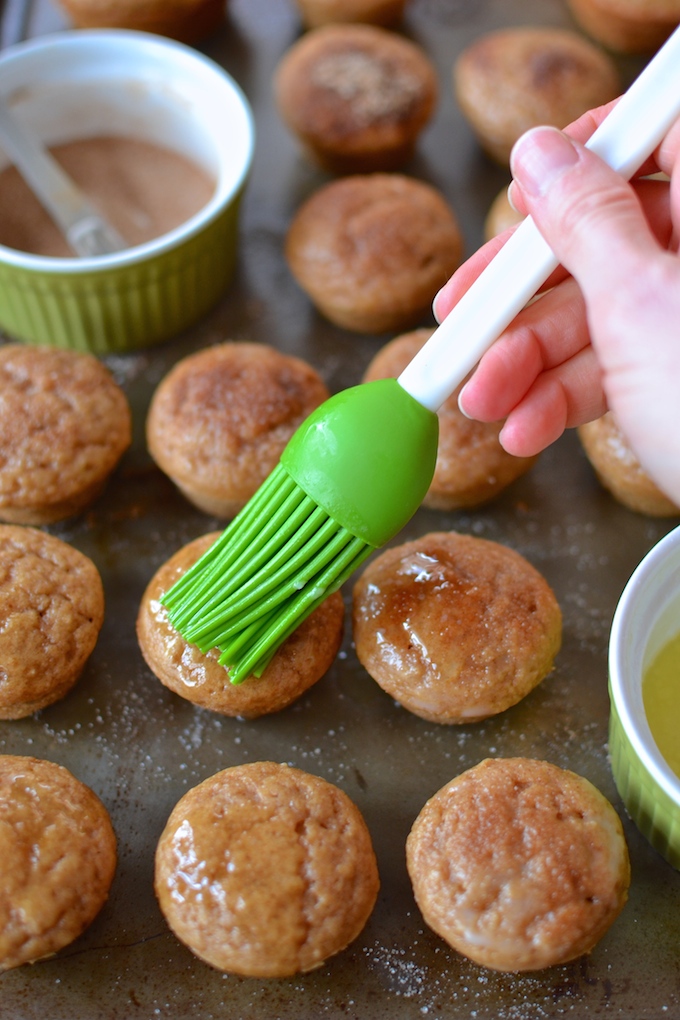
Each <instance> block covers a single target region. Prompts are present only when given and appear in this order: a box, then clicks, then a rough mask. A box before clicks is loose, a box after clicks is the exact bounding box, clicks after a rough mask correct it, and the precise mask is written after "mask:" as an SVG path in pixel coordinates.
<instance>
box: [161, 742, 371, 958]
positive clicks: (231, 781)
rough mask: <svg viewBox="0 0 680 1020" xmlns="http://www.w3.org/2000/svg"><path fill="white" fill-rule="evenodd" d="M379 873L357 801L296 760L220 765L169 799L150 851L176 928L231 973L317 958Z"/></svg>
mask: <svg viewBox="0 0 680 1020" xmlns="http://www.w3.org/2000/svg"><path fill="white" fill-rule="evenodd" d="M378 884H379V882H378V871H377V865H376V860H375V855H374V853H373V847H372V845H371V839H370V836H369V833H368V830H367V828H366V825H365V823H364V820H363V818H362V817H361V814H360V812H359V810H358V808H357V807H356V806H355V805H354V804H353V803H352V801H351V800H350V799H349V797H348V796H347V795H346V794H345V793H343V791H342V790H340V789H338V787H336V786H334V785H333V784H331V783H328V782H326V780H323V779H320V778H318V777H317V776H312V775H310V774H309V773H306V772H303V771H301V770H300V769H296V768H292V767H290V766H288V765H279V764H276V763H274V762H266V761H265V762H253V763H249V764H246V765H237V766H234V767H232V768H228V769H224V770H223V771H222V772H218V773H217V774H216V775H214V776H212V777H210V778H209V779H206V780H205V781H204V782H203V783H201V784H200V785H199V786H197V787H194V788H193V789H192V790H189V792H188V793H187V794H185V795H184V797H182V799H181V800H180V801H179V803H178V804H177V805H176V807H175V808H174V810H173V812H172V814H171V815H170V818H169V819H168V823H167V825H166V827H165V830H164V831H163V834H162V836H161V838H160V841H159V843H158V848H157V851H156V882H155V885H156V894H157V896H158V899H159V902H160V906H161V909H162V910H163V913H164V914H165V917H166V919H167V921H168V923H169V924H170V926H171V928H172V929H173V931H174V932H175V934H176V935H177V936H178V938H180V939H181V940H182V941H183V942H185V943H186V945H188V946H189V948H190V949H192V950H193V952H194V953H195V954H196V955H197V956H199V957H200V958H201V959H203V960H206V961H207V962H208V963H211V964H212V965H213V966H214V967H217V968H219V969H220V970H224V971H227V972H231V973H237V974H244V975H249V976H253V977H283V976H286V975H291V974H295V973H298V972H300V971H303V972H304V971H308V970H311V969H313V968H315V967H318V966H319V965H320V964H321V963H323V961H324V960H325V959H326V958H327V957H328V956H330V955H332V954H334V953H337V952H339V951H340V950H341V949H344V948H345V946H347V945H348V944H349V943H350V942H351V941H352V940H353V939H354V938H355V937H356V936H357V935H358V934H359V932H360V931H361V929H362V928H363V926H364V924H365V923H366V921H367V919H368V917H369V915H370V913H371V911H372V909H373V905H374V903H375V899H376V896H377V892H378Z"/></svg>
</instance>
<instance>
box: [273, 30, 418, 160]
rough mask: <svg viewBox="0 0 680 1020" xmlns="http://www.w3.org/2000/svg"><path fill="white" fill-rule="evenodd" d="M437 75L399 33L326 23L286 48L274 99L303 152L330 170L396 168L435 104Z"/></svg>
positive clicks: (409, 153) (409, 151) (412, 45)
mask: <svg viewBox="0 0 680 1020" xmlns="http://www.w3.org/2000/svg"><path fill="white" fill-rule="evenodd" d="M437 92H438V83H437V74H436V71H435V69H434V67H433V66H432V64H431V62H430V60H429V59H428V57H427V56H426V55H425V53H424V52H423V51H422V50H421V49H420V48H419V47H418V46H416V45H415V43H412V42H410V41H409V40H408V39H405V38H403V36H400V35H396V34H395V33H393V32H388V31H386V30H385V29H383V28H376V27H375V26H373V25H328V26H326V27H324V28H317V29H314V30H313V31H311V32H308V33H307V34H306V35H304V36H302V38H301V39H300V40H299V41H298V42H297V43H295V44H294V45H293V46H291V47H290V49H289V50H288V52H287V53H286V54H285V56H284V57H283V59H282V60H281V62H280V64H279V66H278V68H277V71H276V75H275V78H274V93H275V98H276V103H277V106H278V109H279V112H280V114H281V117H282V118H283V120H284V122H285V123H286V124H287V126H288V127H289V129H290V130H291V131H292V132H293V134H295V135H296V137H297V138H299V139H300V141H301V142H302V144H303V145H304V147H305V149H306V150H307V152H308V153H309V154H310V155H311V156H312V157H313V158H314V159H315V160H316V161H317V162H318V163H319V164H320V165H321V166H322V167H323V168H324V169H326V170H329V171H330V172H331V173H369V172H371V171H374V170H396V169H398V168H399V167H401V166H403V165H404V163H405V162H406V161H407V160H408V159H409V158H410V157H411V156H412V154H413V151H414V148H415V144H416V141H417V139H418V136H419V135H420V133H421V131H422V130H423V128H424V127H425V125H426V124H427V123H428V121H429V120H430V118H431V116H432V113H433V111H434V108H435V105H436V101H437Z"/></svg>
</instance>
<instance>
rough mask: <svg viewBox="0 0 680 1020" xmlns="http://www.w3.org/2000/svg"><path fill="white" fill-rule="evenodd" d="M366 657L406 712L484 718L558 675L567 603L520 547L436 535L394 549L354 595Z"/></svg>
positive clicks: (360, 649) (448, 719) (450, 719)
mask: <svg viewBox="0 0 680 1020" xmlns="http://www.w3.org/2000/svg"><path fill="white" fill-rule="evenodd" d="M353 627H354V642H355V645H356V651H357V656H358V657H359V660H360V662H361V663H362V665H363V666H364V668H365V669H366V670H367V671H368V672H369V673H370V675H371V676H372V677H373V679H374V680H376V681H377V683H378V684H379V685H380V686H381V687H382V688H383V689H384V690H385V691H387V692H388V693H389V694H391V695H392V697H393V698H395V699H396V700H397V701H398V702H399V703H400V704H401V705H403V707H404V708H407V709H408V710H409V711H411V712H414V713H415V714H416V715H420V716H422V717H423V718H425V719H430V720H432V721H433V722H442V723H462V722H474V721H475V720H477V719H484V718H487V717H488V716H490V715H494V714H496V713H497V712H500V711H503V710H505V709H506V708H508V707H509V706H510V705H514V704H516V703H517V702H518V701H519V700H520V699H521V698H523V697H524V696H525V695H526V694H528V693H529V691H530V690H532V689H533V688H534V687H535V686H536V684H538V683H539V682H540V681H541V680H542V679H543V678H544V677H545V676H546V674H547V673H548V672H549V671H550V669H551V668H552V665H553V660H554V657H555V655H556V654H557V651H558V650H559V647H560V642H561V633H562V621H561V613H560V609H559V605H558V603H557V600H556V599H555V596H554V594H553V592H552V589H551V588H550V586H549V585H548V583H547V581H546V580H545V579H544V578H543V577H542V575H541V574H540V573H539V572H538V571H537V570H536V569H535V567H533V566H532V565H531V564H530V563H529V562H528V561H527V560H526V559H524V557H523V556H521V555H520V554H519V553H518V552H515V550H514V549H509V548H507V547H506V546H503V545H500V544H499V543H497V542H492V541H490V540H488V539H482V538H475V537H473V536H470V535H461V534H458V533H456V532H453V531H451V532H431V533H429V534H427V535H423V536H422V537H420V538H418V539H415V540H414V541H412V542H405V543H403V544H402V545H398V546H394V547H392V548H389V549H386V550H385V551H384V552H383V553H381V554H380V555H379V556H377V557H376V558H375V559H374V560H372V561H371V562H370V563H369V565H368V566H367V567H366V569H365V570H364V572H363V574H362V575H361V577H360V578H359V580H358V581H357V582H356V584H355V586H354V590H353Z"/></svg>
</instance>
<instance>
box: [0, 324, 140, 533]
mask: <svg viewBox="0 0 680 1020" xmlns="http://www.w3.org/2000/svg"><path fill="white" fill-rule="evenodd" d="M131 439H132V427H131V415H130V408H129V406H128V402H127V399H126V397H125V394H124V393H123V391H122V390H121V388H120V387H119V386H118V384H117V383H116V382H115V380H114V378H113V376H112V375H111V373H110V372H109V371H108V369H107V368H106V367H105V366H104V365H103V364H102V363H101V362H100V361H98V360H97V358H95V357H94V355H92V354H82V353H79V352H76V351H68V350H56V349H55V348H51V347H31V346H25V345H23V344H6V345H5V346H0V450H1V451H2V456H1V457H0V520H1V521H8V522H9V523H11V524H51V523H52V522H54V521H59V520H62V519H63V518H66V517H71V516H73V515H74V514H77V513H79V512H80V511H81V510H83V509H85V507H87V506H89V505H90V504H91V503H92V502H93V501H94V500H95V499H96V498H97V497H98V496H99V495H100V493H101V492H102V490H103V488H104V486H105V484H106V481H107V479H108V477H109V475H110V474H111V473H112V471H113V470H114V468H115V467H116V466H117V464H118V461H119V460H120V458H121V457H122V455H123V453H124V452H125V450H126V449H127V448H128V446H129V445H130V442H131Z"/></svg>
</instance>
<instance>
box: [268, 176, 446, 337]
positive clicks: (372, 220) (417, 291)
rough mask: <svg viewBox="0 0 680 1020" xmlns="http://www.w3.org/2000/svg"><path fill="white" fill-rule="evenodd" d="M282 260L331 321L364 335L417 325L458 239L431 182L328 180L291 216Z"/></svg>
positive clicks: (398, 178) (373, 178)
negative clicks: (328, 181)
mask: <svg viewBox="0 0 680 1020" xmlns="http://www.w3.org/2000/svg"><path fill="white" fill-rule="evenodd" d="M285 251H286V258H287V260H288V264H289V266H290V269H291V271H292V273H293V275H294V276H295V278H296V279H297V281H298V283H299V284H300V286H301V287H302V288H303V289H304V290H305V291H306V292H307V293H308V294H309V296H310V297H311V299H312V301H313V302H314V303H315V304H316V305H317V307H318V308H320V309H321V311H322V312H323V313H324V314H325V315H326V316H327V317H328V318H329V319H331V321H333V322H335V323H337V324H338V325H341V326H344V327H346V328H348V329H353V330H357V331H363V332H367V333H371V332H375V333H381V332H387V331H389V330H398V329H402V328H407V327H408V326H412V325H416V324H418V322H419V321H420V320H421V319H422V318H423V316H425V315H427V314H429V312H430V308H431V304H432V300H433V298H434V296H435V294H436V293H437V291H438V290H439V289H440V287H442V286H443V285H444V283H445V282H446V281H447V280H448V278H449V276H450V275H451V274H452V273H453V271H454V270H455V269H456V268H457V267H458V264H459V262H460V258H461V253H462V236H461V232H460V229H459V226H458V223H457V220H456V217H455V214H454V213H453V210H452V209H451V207H450V206H449V204H448V203H447V201H446V200H445V199H444V197H443V196H442V195H441V194H440V193H439V192H438V191H437V189H436V188H433V187H432V186H431V185H430V184H426V183H424V182H423V181H419V180H415V179H414V178H410V177H407V176H405V175H403V174H382V173H375V174H359V175H356V176H352V177H346V178H343V179H341V180H338V181H332V182H331V183H330V184H327V185H325V186H323V187H321V188H320V189H319V190H318V191H316V192H315V193H314V194H313V195H312V196H311V198H309V199H307V201H306V202H305V203H304V204H303V205H302V206H301V207H300V209H299V210H298V212H297V213H296V215H295V217H294V219H293V221H292V223H291V226H290V229H289V231H288V236H287V238H286V249H285Z"/></svg>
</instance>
